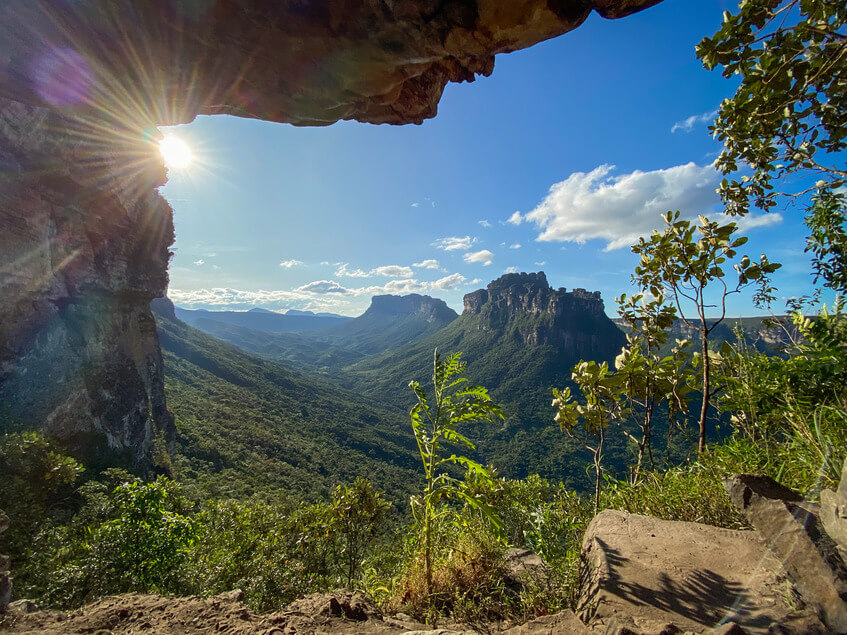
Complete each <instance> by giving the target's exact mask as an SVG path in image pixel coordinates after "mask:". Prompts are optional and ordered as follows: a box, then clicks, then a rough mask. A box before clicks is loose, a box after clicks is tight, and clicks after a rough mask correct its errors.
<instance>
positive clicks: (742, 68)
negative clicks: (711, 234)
mask: <svg viewBox="0 0 847 635" xmlns="http://www.w3.org/2000/svg"><path fill="white" fill-rule="evenodd" d="M845 27H847V7H845V5H844V2H843V1H842V0H743V2H741V3H740V4H739V7H738V12H737V13H735V14H732V13H730V12H728V11H727V12H726V13H724V20H723V24H722V25H721V28H720V30H719V31H718V32H717V33H715V35H714V36H712V37H711V38H705V39H704V40H703V41H702V42H701V43H700V44H699V45H698V46H697V55H698V57H700V59H701V60H702V61H703V65H704V66H705V67H706V68H707V69H709V70H712V69H714V68H716V67H718V66H722V67H723V76H724V77H726V78H730V77H733V78H735V77H738V78H740V80H741V84H740V86H739V87H738V89H737V90H736V93H735V95H734V96H733V97H732V98H730V99H726V100H724V102H723V103H722V104H721V108H720V111H719V113H718V116H717V119H716V120H715V125H714V134H715V136H716V137H717V139H718V140H720V141H722V142H723V143H724V150H723V152H721V155H720V156H719V157H718V160H717V167H718V169H719V170H721V171H722V172H723V173H724V174H726V175H729V174H732V173H734V172H737V171H739V170H740V169H741V164H745V165H746V166H749V167H750V168H752V170H753V174H752V175H750V176H748V175H744V176H741V177H740V179H738V180H732V181H730V180H727V179H724V181H723V183H722V185H721V188H720V193H721V196H722V198H723V199H724V201H725V203H726V206H727V207H726V209H727V212H728V213H730V214H745V213H747V211H748V209H749V206H750V204H751V203H752V204H755V205H756V206H758V207H760V208H761V209H764V210H768V209H771V208H773V207H774V206H775V205H776V200H775V199H776V195H777V193H776V192H775V191H774V181H776V180H779V179H781V178H783V177H785V176H786V175H788V174H792V173H799V174H812V175H815V177H816V178H823V179H825V180H823V181H820V182H819V183H818V184H817V185H816V186H815V187H816V188H821V187H829V188H836V187H838V186H839V185H841V184H843V183H844V182H845V179H847V172H845V171H844V169H843V160H842V157H840V155H839V154H838V153H839V152H841V151H842V150H844V149H845V148H847V82H845V69H847V47H845V37H847V34H845Z"/></svg>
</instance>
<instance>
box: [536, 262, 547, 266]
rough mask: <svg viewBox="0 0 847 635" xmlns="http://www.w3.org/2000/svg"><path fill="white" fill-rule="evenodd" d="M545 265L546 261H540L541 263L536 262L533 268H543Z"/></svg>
mask: <svg viewBox="0 0 847 635" xmlns="http://www.w3.org/2000/svg"><path fill="white" fill-rule="evenodd" d="M546 264H547V261H546V260H542V261H541V262H536V263H535V266H536V267H543V266H544V265H546Z"/></svg>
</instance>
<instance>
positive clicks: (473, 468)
mask: <svg viewBox="0 0 847 635" xmlns="http://www.w3.org/2000/svg"><path fill="white" fill-rule="evenodd" d="M460 357H461V353H454V354H452V355H448V356H447V357H445V358H442V357H440V356H439V355H438V350H437V349H436V351H435V354H434V359H433V371H432V397H431V399H430V398H428V397H427V394H426V391H425V390H424V389H423V388H422V387H421V385H420V384H419V383H418V382H417V381H412V382H410V383H409V387H410V388H411V389H412V391H413V392H414V393H415V397H416V398H417V400H418V403H416V404H415V405H414V406H413V407H412V410H411V412H410V413H409V414H410V417H411V420H412V430H413V431H414V433H415V440H416V441H417V443H418V452H419V454H420V458H421V463H422V465H423V471H424V479H425V481H426V483H425V485H424V490H423V494H422V495H421V496H415V497H413V498H412V513H413V514H414V517H415V521H416V522H417V523H418V525H419V527H420V530H421V532H422V534H423V539H424V544H423V556H424V567H425V573H426V582H427V590H431V589H432V553H433V542H432V541H433V530H434V526H435V524H436V523H437V522H438V520H439V518H440V517H441V516H444V515H446V514H447V511H445V510H443V509H440V508H441V503H442V501H447V500H450V499H458V500H460V501H462V502H463V503H465V504H466V505H470V506H472V507H474V508H475V509H479V510H481V511H483V512H485V514H486V515H487V517H488V518H489V519H490V520H491V521H492V522H494V523H496V519H495V518H494V516H493V513H492V510H491V509H490V507H488V506H487V505H486V504H485V503H484V502H483V501H480V500H479V499H477V498H475V497H473V496H471V495H470V494H469V493H468V490H467V487H466V485H465V482H464V481H461V480H459V479H456V478H455V477H453V476H451V475H450V474H448V473H447V472H445V471H443V470H444V468H445V467H447V465H448V464H453V465H461V466H462V467H464V468H465V470H466V471H467V474H468V475H470V476H472V477H475V478H478V479H479V478H482V479H488V478H490V474H489V472H488V470H487V469H486V468H485V467H484V466H483V465H481V464H480V463H477V462H476V461H474V460H472V459H469V458H468V457H466V456H463V455H457V454H450V455H449V456H444V454H443V450H444V446H445V445H446V444H452V445H460V446H464V447H465V448H467V449H470V450H474V449H476V448H475V447H474V444H473V443H471V442H470V441H469V440H468V439H467V438H466V437H465V436H463V435H462V434H461V433H460V432H458V431H457V430H456V426H457V425H459V424H461V423H470V422H478V421H490V420H492V419H495V418H497V417H499V418H503V412H502V411H501V409H500V407H499V406H498V405H496V404H495V403H493V402H492V401H491V398H490V397H489V395H488V390H487V389H485V388H483V387H482V386H464V384H466V383H467V379H466V378H464V377H460V375H461V374H462V372H463V371H464V368H465V364H464V363H463V362H462V361H461V360H460Z"/></svg>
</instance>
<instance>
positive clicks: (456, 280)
mask: <svg viewBox="0 0 847 635" xmlns="http://www.w3.org/2000/svg"><path fill="white" fill-rule="evenodd" d="M464 281H465V276H463V275H462V274H460V273H454V274H452V275H449V276H444V277H443V278H441V279H440V280H436V281H435V282H431V283H430V284H429V287H430V289H434V290H437V291H453V290H454V289H457V288H458V287H459V286H460V285H461V284H462V283H463V282H464Z"/></svg>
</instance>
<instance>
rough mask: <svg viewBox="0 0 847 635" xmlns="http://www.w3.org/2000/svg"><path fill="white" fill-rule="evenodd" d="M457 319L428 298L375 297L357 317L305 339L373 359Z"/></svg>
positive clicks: (446, 308)
mask: <svg viewBox="0 0 847 635" xmlns="http://www.w3.org/2000/svg"><path fill="white" fill-rule="evenodd" d="M457 317H458V314H457V313H456V312H455V311H454V310H453V309H451V308H450V307H449V306H447V304H446V303H445V302H444V300H439V299H437V298H431V297H430V296H428V295H418V294H417V293H412V294H409V295H403V296H397V295H377V296H374V297H373V298H372V299H371V305H370V307H368V310H367V311H365V312H364V313H363V314H362V315H360V316H359V317H357V318H354V319H352V320H349V321H348V322H344V323H343V324H338V325H336V326H333V327H331V328H328V329H323V330H321V331H314V332H311V333H309V334H307V336H308V337H310V338H314V339H317V340H318V341H321V342H326V343H329V344H333V345H335V346H340V347H343V348H348V349H350V350H353V351H356V352H359V353H364V354H367V355H374V354H376V353H382V352H383V351H387V350H389V349H392V348H398V347H400V346H404V345H406V344H409V343H410V342H414V341H416V340H418V339H421V338H422V337H427V336H428V335H431V334H433V333H435V332H437V331H439V330H440V329H442V328H444V327H445V326H447V325H448V324H450V323H451V322H452V321H453V320H455V319H456V318H457Z"/></svg>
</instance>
